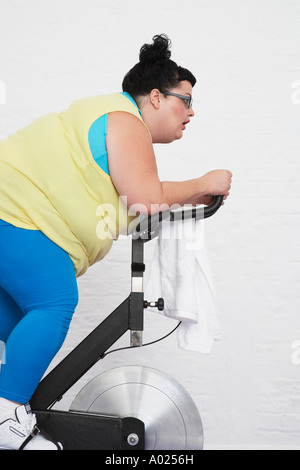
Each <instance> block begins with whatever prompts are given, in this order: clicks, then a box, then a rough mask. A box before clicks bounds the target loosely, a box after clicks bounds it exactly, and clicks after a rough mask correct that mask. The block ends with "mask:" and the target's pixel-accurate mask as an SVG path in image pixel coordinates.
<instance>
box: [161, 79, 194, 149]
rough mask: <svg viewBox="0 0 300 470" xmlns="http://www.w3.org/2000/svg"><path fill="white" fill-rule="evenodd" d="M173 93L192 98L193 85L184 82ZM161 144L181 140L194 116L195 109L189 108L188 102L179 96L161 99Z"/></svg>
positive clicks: (162, 96)
mask: <svg viewBox="0 0 300 470" xmlns="http://www.w3.org/2000/svg"><path fill="white" fill-rule="evenodd" d="M169 91H170V92H171V93H176V94H178V95H183V96H186V97H191V96H192V85H191V84H190V82H188V81H186V80H184V81H182V82H180V84H179V86H177V87H176V88H173V89H172V90H169ZM159 114H160V115H159V122H160V130H161V132H160V142H161V143H170V142H173V141H174V140H178V139H181V137H182V135H183V131H184V130H185V128H186V126H187V124H188V123H189V122H190V118H191V117H193V116H194V111H193V108H192V107H190V108H188V105H187V102H186V101H185V100H183V99H182V98H179V97H177V96H170V95H163V94H161V97H160V113H159Z"/></svg>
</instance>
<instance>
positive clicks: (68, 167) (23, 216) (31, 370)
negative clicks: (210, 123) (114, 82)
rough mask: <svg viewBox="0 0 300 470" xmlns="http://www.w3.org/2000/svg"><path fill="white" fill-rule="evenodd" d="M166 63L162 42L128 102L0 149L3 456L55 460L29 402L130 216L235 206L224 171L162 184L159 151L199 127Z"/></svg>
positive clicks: (139, 68)
mask: <svg viewBox="0 0 300 470" xmlns="http://www.w3.org/2000/svg"><path fill="white" fill-rule="evenodd" d="M170 56H171V53H170V41H169V39H168V38H167V37H166V36H164V35H160V36H155V37H154V38H153V43H152V44H145V45H144V46H143V47H142V48H141V50H140V57H139V62H138V63H137V64H136V65H135V66H134V67H133V68H132V69H131V70H130V71H129V72H128V73H127V75H126V76H125V78H124V80H123V93H115V94H113V95H108V96H99V97H93V98H86V99H82V100H79V101H76V102H75V103H73V104H72V105H71V106H70V108H69V109H67V110H66V111H63V112H61V113H58V114H57V113H52V114H49V115H47V116H44V117H42V118H40V119H38V120H37V121H35V122H34V123H32V124H31V125H29V126H27V127H26V128H25V129H22V130H20V131H18V132H17V133H15V134H14V135H12V136H10V137H8V138H7V139H6V140H3V141H1V142H0V175H1V176H0V259H1V265H0V341H2V342H4V343H5V344H6V354H5V357H6V361H5V364H2V367H1V374H0V448H2V449H19V448H21V449H23V448H24V449H25V450H27V449H28V450H30V449H53V450H56V449H59V448H60V446H59V445H58V444H56V443H53V442H51V441H50V440H48V439H47V438H46V437H44V436H42V435H41V434H38V435H37V436H35V437H33V435H35V434H36V432H35V430H36V427H35V416H34V414H33V413H32V412H31V410H30V406H29V404H28V402H29V400H30V398H31V396H32V394H33V392H34V390H35V388H36V387H37V385H38V383H39V381H40V379H41V378H42V376H43V374H44V372H45V371H46V369H47V368H48V366H49V364H50V362H51V361H52V359H53V357H54V356H55V354H56V353H57V352H58V350H59V349H60V348H61V346H62V344H63V341H64V339H65V337H66V334H67V331H68V328H69V324H70V321H71V318H72V315H73V313H74V310H75V308H76V305H77V302H78V292H77V283H76V277H78V276H80V275H82V274H83V273H84V272H85V271H86V270H87V268H88V267H89V266H90V265H91V264H93V263H95V262H96V261H98V260H100V259H102V258H103V257H104V256H105V255H106V253H107V252H108V251H109V249H110V247H111V244H112V241H113V240H114V239H116V238H117V237H118V234H119V233H121V232H122V233H123V232H127V231H128V226H129V225H130V223H131V221H132V217H133V216H132V213H133V214H135V215H136V211H138V212H139V213H141V214H144V215H148V214H150V213H153V212H154V211H155V210H157V207H159V206H161V205H162V204H164V205H168V206H170V207H171V206H172V205H173V204H180V205H184V204H186V203H192V204H201V203H204V204H208V203H209V202H210V200H211V197H212V196H213V195H219V194H220V195H224V197H225V199H226V197H227V196H228V194H229V189H230V185H231V177H232V175H231V172H230V171H228V170H215V171H211V172H209V173H207V174H205V175H204V176H202V177H199V178H195V179H192V180H189V181H183V182H169V181H164V182H161V181H160V180H159V178H158V174H157V167H156V161H155V155H154V151H153V144H154V143H169V142H173V141H174V140H176V139H180V138H181V137H182V135H183V131H184V129H185V128H186V126H187V124H188V123H189V121H190V119H191V118H192V117H193V116H194V111H193V108H192V88H193V86H194V85H195V83H196V79H195V77H194V76H193V75H192V73H191V72H189V71H188V70H186V69H184V68H182V67H179V66H177V64H176V63H175V62H173V61H172V60H171V59H170ZM111 208H113V210H111ZM132 208H134V210H132Z"/></svg>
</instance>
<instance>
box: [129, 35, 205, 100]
mask: <svg viewBox="0 0 300 470" xmlns="http://www.w3.org/2000/svg"><path fill="white" fill-rule="evenodd" d="M152 40H153V44H144V45H143V46H142V47H141V49H140V55H139V62H138V63H137V64H136V65H135V66H134V67H133V68H132V69H131V70H129V72H128V73H127V74H126V75H125V77H124V79H123V83H122V89H123V91H127V93H129V94H130V95H131V96H132V97H133V98H134V99H135V100H136V99H137V98H138V97H140V96H145V95H147V94H149V93H150V92H151V90H153V89H154V88H157V89H158V90H160V91H161V92H162V93H163V92H164V91H169V90H171V89H172V88H175V87H176V86H178V85H179V82H181V81H183V80H187V81H188V82H190V83H191V85H192V86H194V85H195V83H196V78H195V77H194V75H193V74H192V73H191V72H190V71H189V70H187V69H184V68H183V67H180V66H178V65H177V64H176V63H175V62H174V61H173V60H171V59H170V57H171V51H170V48H171V41H170V39H169V38H168V36H166V35H165V34H160V35H157V36H154V37H153V39H152Z"/></svg>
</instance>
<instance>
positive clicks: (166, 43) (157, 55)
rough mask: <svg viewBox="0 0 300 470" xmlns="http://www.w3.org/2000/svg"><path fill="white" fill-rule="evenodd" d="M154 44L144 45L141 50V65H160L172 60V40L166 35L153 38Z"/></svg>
mask: <svg viewBox="0 0 300 470" xmlns="http://www.w3.org/2000/svg"><path fill="white" fill-rule="evenodd" d="M152 40H153V44H144V45H143V46H142V47H141V50H140V56H139V59H140V62H141V63H159V62H163V61H165V60H168V59H170V57H171V51H170V47H171V40H170V39H169V38H168V36H167V35H165V34H160V35H156V36H154V37H153V38H152Z"/></svg>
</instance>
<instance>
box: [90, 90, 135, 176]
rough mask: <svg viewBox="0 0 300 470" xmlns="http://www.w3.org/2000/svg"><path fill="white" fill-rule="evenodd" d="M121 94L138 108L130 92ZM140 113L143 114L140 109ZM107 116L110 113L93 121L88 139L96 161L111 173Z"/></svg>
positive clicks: (107, 172)
mask: <svg viewBox="0 0 300 470" xmlns="http://www.w3.org/2000/svg"><path fill="white" fill-rule="evenodd" d="M121 95H124V96H126V98H128V99H129V100H130V101H131V102H132V103H133V104H134V105H135V106H136V107H137V108H138V106H137V104H136V102H135V101H134V99H133V98H132V96H131V95H129V93H127V92H123V93H121ZM138 109H139V108H138ZM139 113H140V115H141V116H142V113H141V111H140V110H139ZM107 116H108V114H104V115H103V116H101V117H99V118H98V119H96V121H94V122H93V124H92V125H91V127H90V130H89V134H88V139H89V146H90V150H91V152H92V155H93V158H94V160H95V162H96V163H97V164H98V165H99V166H100V168H101V169H102V170H103V171H104V172H105V173H106V174H108V175H109V169H108V159H107V148H106V135H107Z"/></svg>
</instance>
